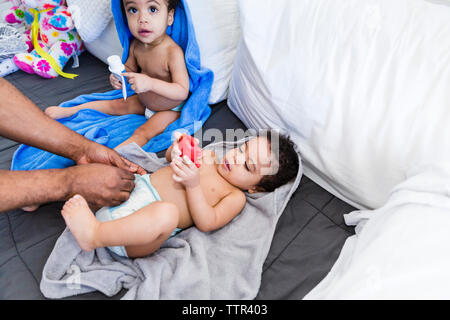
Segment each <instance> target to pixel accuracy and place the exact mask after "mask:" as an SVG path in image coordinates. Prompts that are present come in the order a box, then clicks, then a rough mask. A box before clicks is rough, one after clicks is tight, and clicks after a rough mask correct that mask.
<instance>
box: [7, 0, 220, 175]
mask: <svg viewBox="0 0 450 320" xmlns="http://www.w3.org/2000/svg"><path fill="white" fill-rule="evenodd" d="M121 2H122V0H112V1H111V8H112V12H113V16H114V20H115V24H116V29H117V33H118V35H119V39H120V42H121V44H122V47H123V48H124V51H123V56H122V60H123V62H125V61H126V60H127V58H128V50H129V47H130V44H131V42H132V40H133V36H132V35H131V33H130V31H129V29H128V24H127V22H126V16H124V15H123V13H122V9H121ZM167 34H169V35H170V36H171V37H172V39H173V40H174V41H175V42H176V43H178V45H179V46H180V47H181V48H182V49H183V50H184V53H185V61H186V67H187V69H188V72H189V84H190V92H191V94H190V96H189V99H188V100H187V101H186V103H185V105H184V107H183V110H182V112H181V116H180V118H178V119H177V120H176V121H175V122H173V123H172V124H170V125H169V126H168V127H167V129H166V130H165V131H164V132H163V133H162V134H160V135H158V136H156V137H154V138H153V139H151V140H150V141H149V142H148V143H147V144H146V145H145V146H143V149H144V150H145V151H147V152H159V151H161V150H164V149H167V148H168V147H169V146H170V145H171V143H172V133H173V132H174V131H175V130H180V129H183V130H185V131H187V132H188V133H189V134H194V133H195V131H197V130H199V129H200V127H201V126H202V125H203V124H204V122H205V121H206V120H207V119H208V117H209V116H210V114H211V109H210V107H209V105H208V99H209V94H210V92H211V87H212V83H213V80H214V74H213V72H212V71H211V70H209V69H206V68H202V67H201V63H200V50H199V47H198V44H197V40H196V38H195V31H194V26H193V23H192V18H191V14H190V11H189V7H188V5H187V2H186V1H185V0H181V1H180V4H179V6H178V8H177V10H176V11H175V17H174V23H173V25H172V26H170V27H169V28H168V29H167ZM128 94H129V95H132V94H134V92H133V91H132V90H131V89H130V88H128ZM119 98H122V90H113V91H109V92H105V93H93V94H87V95H82V96H79V97H77V98H75V99H73V100H70V101H67V102H64V103H62V104H61V106H62V107H72V106H77V105H79V104H82V103H85V102H89V101H94V100H112V99H119ZM58 121H59V122H61V123H62V124H64V125H66V126H67V127H69V128H70V129H72V130H74V131H76V132H78V133H79V134H81V135H83V136H85V137H86V138H88V139H90V140H93V141H96V142H98V143H100V144H102V145H105V146H107V147H110V148H115V147H116V146H118V145H119V144H120V143H122V142H123V141H125V140H126V139H128V138H129V137H130V136H131V135H132V134H133V132H134V131H135V130H136V129H137V128H138V127H140V126H141V125H142V124H144V123H145V121H146V119H145V117H144V116H141V115H125V116H111V115H106V114H104V113H102V112H99V111H95V110H81V111H80V112H78V113H77V114H75V115H73V116H71V117H69V118H65V119H60V120H58ZM73 164H74V163H73V161H71V160H69V159H66V158H63V157H60V156H57V155H54V154H51V153H49V152H46V151H43V150H39V149H36V148H33V147H30V146H26V145H21V146H20V147H19V148H18V149H17V151H16V152H15V154H14V157H13V161H12V165H11V169H12V170H34V169H50V168H64V167H68V166H71V165H73Z"/></svg>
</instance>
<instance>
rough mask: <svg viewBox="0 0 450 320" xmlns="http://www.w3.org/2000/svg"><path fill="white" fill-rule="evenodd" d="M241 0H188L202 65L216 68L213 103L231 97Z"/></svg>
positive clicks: (210, 101)
mask: <svg viewBox="0 0 450 320" xmlns="http://www.w3.org/2000/svg"><path fill="white" fill-rule="evenodd" d="M237 2H238V1H237V0H208V1H205V0H188V5H189V8H190V10H191V15H192V21H193V23H194V28H195V35H196V38H197V42H198V45H199V47H200V55H201V61H202V66H204V67H206V68H209V69H211V70H212V71H213V72H214V84H213V87H212V91H211V95H210V97H209V103H211V104H213V103H217V102H220V101H223V100H225V99H227V97H228V87H229V84H230V79H231V73H232V71H233V64H234V57H235V55H236V50H237V44H238V42H239V39H240V36H241V30H240V25H239V10H238V4H237Z"/></svg>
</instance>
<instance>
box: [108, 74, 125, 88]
mask: <svg viewBox="0 0 450 320" xmlns="http://www.w3.org/2000/svg"><path fill="white" fill-rule="evenodd" d="M109 82H110V83H111V86H112V87H113V88H114V89H115V90H119V89H122V83H121V82H120V81H119V80H118V79H117V78H116V76H115V75H113V74H112V73H111V75H110V76H109Z"/></svg>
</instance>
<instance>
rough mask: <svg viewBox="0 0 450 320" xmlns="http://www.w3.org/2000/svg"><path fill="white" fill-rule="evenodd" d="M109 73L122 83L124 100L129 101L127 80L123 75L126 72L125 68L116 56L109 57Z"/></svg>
mask: <svg viewBox="0 0 450 320" xmlns="http://www.w3.org/2000/svg"><path fill="white" fill-rule="evenodd" d="M107 61H108V64H109V71H110V72H111V73H112V74H113V75H114V76H115V77H116V78H117V80H119V81H120V82H121V83H122V93H123V99H124V100H127V80H126V78H125V77H124V76H123V75H122V73H124V72H126V71H125V66H124V65H123V63H122V60H121V59H120V57H119V56H117V55H114V56H110V57H108V60H107Z"/></svg>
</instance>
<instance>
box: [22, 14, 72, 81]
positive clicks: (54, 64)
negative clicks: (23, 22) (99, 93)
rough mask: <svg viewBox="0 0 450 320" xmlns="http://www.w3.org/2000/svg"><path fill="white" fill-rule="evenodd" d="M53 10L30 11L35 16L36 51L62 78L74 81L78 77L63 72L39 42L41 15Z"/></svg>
mask: <svg viewBox="0 0 450 320" xmlns="http://www.w3.org/2000/svg"><path fill="white" fill-rule="evenodd" d="M53 9H54V8H49V9H45V10H41V11H38V10H35V9H30V12H31V13H32V14H33V15H34V20H33V24H32V25H31V32H32V38H33V45H34V49H35V50H36V52H37V53H38V54H39V55H40V56H41V57H42V58H44V59H45V60H47V62H48V63H49V64H50V65H51V66H52V68H53V69H54V70H55V71H56V73H58V74H59V75H60V76H62V77H64V78H69V79H73V78H75V77H78V75H77V74H72V73H65V72H63V71H62V70H61V68H60V67H59V66H58V64H57V63H56V61H55V60H54V59H53V57H52V56H51V55H49V54H48V53H47V52H45V51H44V50H43V49H42V48H41V46H40V45H39V43H38V40H37V38H38V33H39V14H40V13H43V12H47V11H50V10H53Z"/></svg>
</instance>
